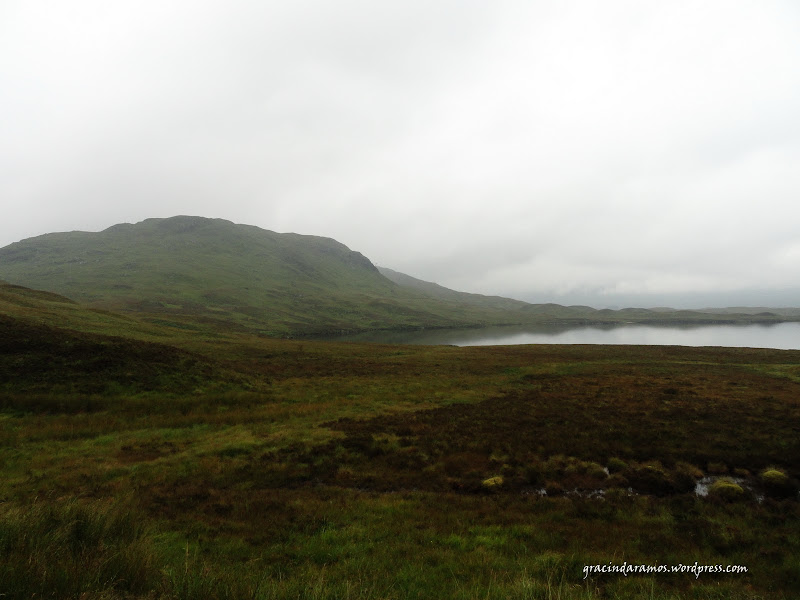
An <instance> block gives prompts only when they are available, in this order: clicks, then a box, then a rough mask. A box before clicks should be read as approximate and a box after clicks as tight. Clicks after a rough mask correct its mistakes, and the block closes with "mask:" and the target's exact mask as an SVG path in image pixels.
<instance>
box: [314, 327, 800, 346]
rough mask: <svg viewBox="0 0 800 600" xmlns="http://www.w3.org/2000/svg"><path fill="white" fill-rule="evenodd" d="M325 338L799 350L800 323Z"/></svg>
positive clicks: (504, 329) (489, 330)
mask: <svg viewBox="0 0 800 600" xmlns="http://www.w3.org/2000/svg"><path fill="white" fill-rule="evenodd" d="M325 339H329V340H336V341H352V342H375V343H382V344H424V345H437V344H450V345H454V346H497V345H513V344H637V345H638V344H643V345H676V346H728V347H742V348H779V349H787V350H788V349H800V323H776V324H768V325H753V324H751V325H669V326H666V325H663V326H662V325H591V326H581V327H571V326H568V325H539V326H536V327H530V326H528V327H485V328H481V329H438V330H420V331H370V332H366V333H360V334H354V335H345V336H335V337H326V338H325Z"/></svg>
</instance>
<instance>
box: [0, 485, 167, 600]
mask: <svg viewBox="0 0 800 600" xmlns="http://www.w3.org/2000/svg"><path fill="white" fill-rule="evenodd" d="M143 523H144V520H143V519H142V518H140V516H139V515H138V514H137V513H136V512H135V511H134V510H133V509H132V508H131V507H130V505H128V504H126V503H114V504H112V503H108V502H102V503H101V502H91V503H84V502H80V501H78V500H68V501H59V502H47V503H45V502H34V503H33V504H32V505H31V506H28V507H24V508H22V507H13V506H4V507H0V555H2V557H3V560H2V561H0V595H1V596H2V598H3V599H4V600H12V599H17V598H19V599H22V598H26V599H27V598H79V597H80V598H91V597H101V596H108V595H109V594H111V595H117V594H139V593H143V592H145V591H147V590H149V589H152V588H153V584H154V583H155V582H156V580H157V577H158V575H159V573H158V569H157V566H156V564H157V561H156V560H155V559H154V556H153V548H152V544H151V538H150V537H149V536H148V531H147V530H146V528H145V527H144V526H143V525H142V524H143Z"/></svg>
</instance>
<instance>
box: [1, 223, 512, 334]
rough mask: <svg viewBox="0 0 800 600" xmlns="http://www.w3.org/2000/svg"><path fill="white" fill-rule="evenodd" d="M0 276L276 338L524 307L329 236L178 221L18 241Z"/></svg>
mask: <svg viewBox="0 0 800 600" xmlns="http://www.w3.org/2000/svg"><path fill="white" fill-rule="evenodd" d="M0 277H2V278H4V279H6V280H8V281H10V282H13V283H15V284H19V285H23V286H27V287H31V288H37V289H46V290H51V291H53V292H56V293H58V294H62V295H64V296H66V297H68V298H71V299H73V300H76V301H78V302H81V303H84V304H87V305H89V306H92V307H95V308H102V309H107V310H114V311H121V312H137V313H145V314H146V315H148V316H149V317H150V319H151V320H157V321H158V322H159V323H160V324H167V325H181V324H182V325H184V326H196V325H197V324H198V323H199V324H207V325H209V326H215V327H222V328H225V329H231V328H234V329H235V328H237V327H239V328H247V329H250V330H256V331H261V332H263V333H267V334H273V335H275V334H278V335H285V334H293V335H296V334H306V333H320V332H331V331H338V330H358V329H376V328H378V329H380V328H402V327H454V326H475V325H483V324H487V323H495V324H497V323H518V322H520V316H519V315H513V314H509V313H508V311H507V308H508V307H509V306H512V305H514V306H516V305H519V306H524V303H521V302H514V301H510V300H509V301H505V302H504V303H499V304H498V303H494V304H492V303H489V304H481V303H471V302H463V301H462V299H460V298H458V297H455V298H437V297H435V296H432V295H429V294H426V293H421V292H420V291H419V290H414V289H411V288H407V287H404V286H400V285H397V284H396V283H394V282H393V281H390V280H389V279H387V278H386V277H384V276H383V275H382V274H381V273H380V272H379V271H378V269H377V268H376V267H375V266H374V265H373V264H372V263H371V262H370V261H369V260H368V259H367V258H365V257H364V256H363V255H361V254H360V253H358V252H354V251H352V250H350V249H349V248H347V247H346V246H344V245H343V244H340V243H339V242H337V241H335V240H332V239H329V238H323V237H316V236H307V235H298V234H294V233H275V232H273V231H267V230H264V229H260V228H258V227H253V226H248V225H236V224H234V223H231V222H229V221H225V220H222V219H206V218H201V217H185V216H181V217H173V218H169V219H148V220H146V221H142V222H141V223H137V224H135V225H130V224H123V225H115V226H113V227H110V228H108V229H106V230H105V231H101V232H99V233H86V232H69V233H53V234H47V235H43V236H38V237H35V238H30V239H26V240H23V241H20V242H16V243H14V244H11V245H9V246H7V247H5V248H2V249H0ZM465 296H466V295H465Z"/></svg>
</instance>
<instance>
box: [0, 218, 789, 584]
mask: <svg viewBox="0 0 800 600" xmlns="http://www.w3.org/2000/svg"><path fill="white" fill-rule="evenodd" d="M173 225H174V223H173ZM149 242H152V240H150V241H149ZM149 242H148V243H149ZM115 243H116V242H115ZM165 243H166V242H165ZM323 245H324V246H325V248H327V247H328V244H327V243H326V244H323ZM12 246H14V245H12ZM9 248H11V247H9ZM13 249H14V251H15V252H16V251H18V250H19V247H16V248H13ZM4 250H6V249H4ZM37 252H38V253H39V256H40V257H41V256H42V254H41V252H43V251H36V252H33V253H32V254H31V255H29V256H28V258H25V260H31V256H32V255H35V254H36V253H37ZM107 252H108V255H111V256H113V254H114V253H113V252H111V251H110V250H107ZM348 252H349V251H348ZM326 255H327V253H326ZM17 256H18V257H19V256H21V255H17ZM102 256H103V255H97V257H96V258H98V259H99V258H100V257H102ZM343 256H344V259H345V260H346V261H347V260H351V259H353V257H352V256H350V255H349V254H346V253H345V254H343ZM3 257H5V258H3ZM71 258H74V257H70V255H69V254H68V253H66V252H62V253H61V259H63V260H64V261H68V260H70V259H71ZM61 259H56V258H55V255H50V256H49V258H47V261H51V263H52V264H51V271H52V273H53V274H54V275H53V279H52V280H51V281H61V282H62V283H61V285H62V286H67V287H68V286H69V285H71V284H70V281H73V280H75V281H83V282H84V284H85V283H86V282H87V281H89V279H87V278H86V272H87V271H81V270H80V267H81V265H80V263H79V262H74V263H70V262H63V263H58V262H57V260H61ZM79 260H84V261H87V259H86V258H85V257H84V258H80V259H79ZM315 260H316V259H315ZM2 261H5V262H2ZM47 261H43V262H42V264H45V263H46V262H47ZM53 261H56V262H53ZM301 262H302V261H301ZM301 262H296V263H294V267H293V268H295V269H298V270H299V271H302V269H303V268H306V267H307V266H308V265H305V266H303V267H302V268H301V266H298V265H300V264H301ZM367 262H368V261H367ZM0 263H2V264H0V273H3V277H4V278H6V279H7V280H9V281H11V282H12V283H11V284H2V285H0V436H2V443H0V474H1V476H0V552H1V553H2V556H3V560H2V561H0V593H2V594H3V597H4V598H26V599H27V598H87V599H88V598H93V599H105V598H136V599H145V598H148V599H167V598H175V599H189V598H196V599H201V598H203V599H205V598H275V599H278V598H318V599H322V598H331V599H333V598H337V599H338V598H353V599H355V598H365V599H366V598H369V599H373V598H375V599H377V598H397V599H405V598H425V599H427V598H463V599H472V598H562V599H572V598H585V599H595V598H597V599H599V598H663V599H667V598H701V599H704V598H709V599H710V598H740V599H744V598H775V599H777V598H794V597H797V596H798V595H800V503H798V477H800V437H799V436H798V429H800V393H799V392H800V352H798V351H785V350H768V349H745V348H737V349H732V348H685V347H669V346H613V347H611V346H547V345H541V346H505V347H501V346H498V347H472V348H469V347H467V348H456V347H447V346H402V345H375V344H346V343H333V342H318V341H312V340H309V339H305V338H303V337H298V338H296V339H283V338H281V337H276V335H267V333H270V331H268V329H269V327H270V325H269V324H274V323H278V322H279V321H280V319H275V318H272V317H270V316H269V315H268V316H267V317H264V316H263V314H267V313H268V312H269V311H265V313H263V314H262V316H259V315H257V314H255V313H254V311H250V314H249V315H248V313H247V311H244V312H243V311H240V310H238V309H237V308H236V307H239V306H244V305H238V304H232V303H230V302H227V301H222V300H220V299H219V298H220V296H213V295H212V296H211V299H210V300H208V302H209V303H208V304H202V302H201V300H199V299H196V300H190V299H188V298H189V295H190V294H195V298H201V299H202V297H203V294H205V293H207V288H199V289H200V290H201V291H191V290H190V288H191V286H183V287H178V286H176V287H174V288H173V292H170V293H173V294H174V295H173V296H171V298H172V300H180V302H182V304H181V303H179V302H177V301H173V302H168V301H167V300H168V298H167V297H166V296H161V297H160V298H155V299H152V298H150V297H147V296H142V297H144V298H145V300H146V301H141V302H144V306H143V305H142V304H139V305H138V308H139V310H135V309H136V302H137V300H136V299H135V298H136V296H135V294H134V293H133V292H134V291H135V289H134V288H133V286H131V289H127V288H126V289H123V290H120V289H118V288H113V287H112V286H113V285H120V284H113V283H109V281H108V280H107V279H104V278H103V277H100V275H99V274H98V271H95V272H94V275H93V276H95V277H97V279H96V285H95V286H94V287H91V286H88V285H84V287H81V288H80V289H81V290H83V291H82V292H81V293H83V294H87V295H90V296H92V297H89V298H73V297H72V296H78V295H79V294H72V295H70V294H67V296H70V297H66V296H64V295H61V294H63V293H64V290H63V289H60V288H59V289H57V288H58V286H56V285H49V286H41V287H43V288H44V289H47V290H48V291H42V290H35V289H31V288H30V287H23V286H21V285H16V283H17V281H16V278H12V277H10V276H9V274H8V273H7V271H9V270H11V267H9V266H8V265H10V264H11V261H10V259H8V254H7V253H6V254H2V252H0ZM87 264H89V266H96V265H92V264H91V263H88V262H87ZM176 264H177V263H176ZM276 264H278V263H276ZM337 264H338V265H339V266H341V263H337ZM361 264H362V266H364V267H366V265H365V264H364V263H363V262H362V263H361ZM70 265H71V266H70ZM97 265H100V266H102V261H100V260H98V262H97ZM179 266H180V265H178V266H176V267H175V269H173V270H172V271H170V272H171V273H173V274H174V278H178V275H180V273H181V271H180V269H179V268H178V267H179ZM3 268H5V269H6V271H3V270H2V269H3ZM97 268H99V267H97ZM367 268H368V267H367ZM43 269H44V268H43ZM71 269H72V271H70V270H71ZM145 271H146V275H147V277H149V278H153V279H156V278H160V279H159V280H160V281H169V278H168V277H166V276H162V275H160V274H159V272H158V271H157V270H155V271H151V270H145ZM299 271H298V272H299ZM197 272H198V271H195V273H197ZM356 272H359V273H360V271H358V270H356ZM342 273H346V272H345V271H342ZM378 274H379V275H380V273H378ZM195 276H196V275H195ZM343 277H344V275H342V277H340V278H339V279H338V280H337V281H336V283H337V285H339V286H340V290H341V294H342V295H343V296H344V295H348V294H352V291H351V290H348V289H345V288H346V286H344V285H343V284H342V281H343V279H342V278H343ZM312 279H313V278H312ZM265 281H266V279H265ZM286 281H287V282H289V283H288V285H290V284H291V281H292V279H291V278H287V279H286ZM309 281H311V279H309ZM374 281H378V282H381V283H380V285H387V284H384V283H382V281H381V280H379V279H377V278H376V279H374V280H373V282H374ZM75 285H76V286H77V284H75ZM82 285H83V284H82ZM124 285H128V284H124ZM153 285H154V287H153V290H154V293H155V292H158V289H159V288H158V285H156V284H155V283H154V284H153ZM238 285H239V284H238V283H235V285H233V284H232V289H234V288H235V289H238V288H237V287H236V286H238ZM309 285H310V284H309ZM376 285H377V284H376ZM394 285H395V286H397V285H398V284H396V283H395V284H394ZM78 287H80V286H78ZM76 289H77V288H76ZM215 289H218V288H215ZM386 289H387V290H390V292H391V290H394V292H391V293H394V294H395V299H397V298H406V297H411V296H410V295H411V292H409V291H399V290H397V289H395V288H394V287H391V286H387V287H386ZM104 290H106V291H104ZM108 290H112V291H113V290H116V292H119V293H120V294H123V292H124V294H123V295H117V294H116V292H114V293H111V292H110V291H108ZM202 290H206V291H202ZM309 290H311V288H310V287H309V288H308V289H307V291H309ZM178 291H180V292H181V293H182V294H183V296H180V297H179V296H178V295H176V294H177V292H178ZM361 291H362V292H363V288H362V290H361ZM56 292H58V293H56ZM402 294H409V296H402ZM367 296H368V295H367ZM367 296H358V298H360V300H359V304H358V306H360V307H364V306H368V305H369V302H371V301H373V300H375V296H370V298H371V300H365V297H367ZM276 297H277V292H276ZM349 297H351V298H355V297H356V296H353V295H351V296H349ZM181 298H183V299H181ZM215 298H216V300H214V299H215ZM254 298H255V296H254ZM416 298H417V300H416V301H417V304H416V306H417V308H420V307H422V306H423V305H424V306H427V309H426V310H425V311H422V309H420V310H421V312H425V314H426V315H432V314H439V315H443V314H445V313H444V309H443V308H442V307H443V306H444V305H443V304H440V303H439V302H447V301H448V300H447V299H443V298H432V297H431V296H430V294H429V295H426V296H425V297H424V298H422V297H419V296H417V297H416ZM111 301H113V302H115V303H116V305H114V306H111V305H110V304H109V303H110V302H111ZM282 301H283V300H282ZM450 301H452V300H450ZM153 302H159V303H161V304H160V305H157V304H153ZM195 302H196V304H193V303H195ZM251 302H253V303H254V306H255V303H256V300H255V299H254V300H252V301H251ZM286 302H288V300H286ZM397 302H400V300H397ZM403 302H405V300H403ZM409 302H410V301H409ZM486 302H491V303H494V302H498V303H505V302H507V300H505V299H497V300H494V299H490V300H486V299H485V297H480V298H476V299H473V304H472V305H469V306H468V307H464V306H462V307H461V308H460V309H459V310H462V314H471V315H472V316H475V315H477V314H478V313H479V312H480V314H481V315H483V316H486V315H487V313H486V312H485V307H484V306H481V305H480V304H481V303H486ZM400 304H402V303H400ZM411 304H413V303H411ZM197 305H200V306H202V308H198V307H197ZM397 306H399V304H396V305H394V307H395V308H397ZM404 306H409V304H404ZM476 306H477V308H476ZM528 306H536V305H528ZM542 306H544V305H542ZM351 308H352V309H353V310H354V312H353V313H352V315H350V316H347V315H346V314H345V313H344V312H341V313H339V315H340V316H339V317H336V318H340V319H341V320H340V321H336V323H339V324H341V323H345V322H347V323H351V324H352V323H354V322H356V321H358V319H362V318H365V317H363V313H359V312H358V310H357V307H354V306H353V305H351ZM433 308H436V310H440V312H439V313H435V312H434V311H433ZM309 310H311V309H309ZM314 310H322V309H320V308H319V307H317V308H314ZM326 310H327V309H326ZM375 310H376V311H380V310H384V309H383V308H375ZM385 310H386V311H387V312H389V313H392V310H390V309H388V308H387V309H385ZM498 310H500V309H498ZM520 310H524V307H522V308H521V309H520ZM548 310H549V309H548ZM331 311H332V309H331V310H328V312H327V314H328V317H326V318H329V317H330V315H331V314H334V313H333V312H331ZM470 311H473V312H470ZM286 314H291V313H290V312H289V311H287V313H286ZM447 314H449V315H451V316H452V314H453V313H452V312H450V313H447ZM737 314H738V313H737ZM253 315H255V316H253ZM353 315H355V316H353ZM359 315H362V316H359ZM409 315H410V313H409ZM409 315H406V317H404V318H410V316H409ZM345 317H346V318H345ZM378 317H379V315H378V313H374V314H372V316H370V317H369V319H372V321H370V322H371V323H373V324H374V323H377V322H379V318H378ZM251 318H252V319H254V320H249V319H251ZM425 318H428V317H425ZM448 318H449V317H448ZM292 319H295V320H296V321H297V322H298V323H299V322H300V321H301V320H303V319H305V321H304V322H305V323H306V325H308V324H309V323H313V322H314V319H313V318H311V317H309V316H308V314H306V315H305V316H303V317H291V319H290V318H283V321H282V322H283V325H282V327H288V323H289V322H290V321H292ZM348 319H349V321H348ZM323 320H324V319H323ZM256 322H257V324H256ZM292 322H294V321H292ZM410 322H412V321H409V323H410ZM265 323H266V324H267V325H265ZM327 323H328V325H330V324H331V322H330V321H327ZM401 326H402V324H401ZM307 329H308V327H306V326H300V327H299V329H292V330H291V331H292V332H294V333H302V331H305V330H307ZM281 331H283V332H284V333H285V332H287V331H289V329H285V330H280V328H275V329H273V330H272V333H277V334H280V333H281ZM623 563H627V564H635V565H649V566H658V565H661V566H665V567H669V566H674V565H679V564H684V565H687V564H688V565H693V564H695V563H697V564H698V565H714V566H716V565H721V566H722V567H723V568H724V567H727V566H743V567H746V572H739V573H726V572H715V573H702V574H699V576H696V575H695V574H692V573H689V572H683V573H649V574H648V573H636V574H628V575H622V574H619V573H616V574H610V573H609V574H601V573H593V574H591V575H589V576H585V575H586V572H585V567H586V566H587V565H609V564H614V565H622V564H623Z"/></svg>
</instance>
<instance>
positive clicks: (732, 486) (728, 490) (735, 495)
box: [708, 477, 744, 502]
mask: <svg viewBox="0 0 800 600" xmlns="http://www.w3.org/2000/svg"><path fill="white" fill-rule="evenodd" d="M708 495H709V496H711V497H713V498H719V499H720V500H725V501H726V502H733V501H735V500H740V499H742V498H743V497H744V488H742V486H740V485H739V484H738V483H736V482H735V481H733V480H732V479H729V478H727V477H722V478H720V479H717V480H716V481H715V482H714V483H712V484H711V487H710V488H708Z"/></svg>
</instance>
